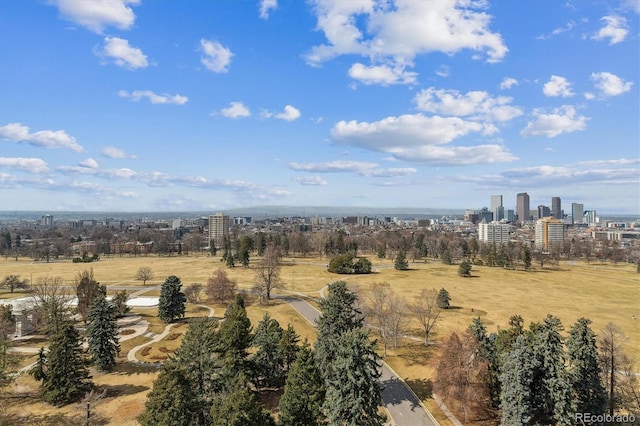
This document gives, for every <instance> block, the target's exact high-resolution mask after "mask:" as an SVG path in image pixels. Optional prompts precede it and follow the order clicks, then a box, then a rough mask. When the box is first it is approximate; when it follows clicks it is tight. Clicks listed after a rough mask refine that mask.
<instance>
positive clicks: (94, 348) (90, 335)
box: [87, 292, 120, 371]
mask: <svg viewBox="0 0 640 426" xmlns="http://www.w3.org/2000/svg"><path fill="white" fill-rule="evenodd" d="M114 311H115V309H114V307H113V306H112V305H111V304H110V303H109V302H108V301H107V298H106V297H105V294H104V293H102V292H101V293H99V294H98V295H97V296H96V298H95V299H94V301H93V304H92V305H91V310H90V311H89V315H88V320H89V323H88V324H87V340H88V347H89V353H90V354H91V358H92V360H93V362H94V363H95V364H96V366H97V367H98V369H99V370H101V371H111V370H112V369H113V367H115V365H116V356H117V354H118V352H120V344H119V341H120V340H119V338H118V324H117V322H116V320H115V315H114Z"/></svg>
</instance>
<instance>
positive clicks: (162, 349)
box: [158, 346, 173, 354]
mask: <svg viewBox="0 0 640 426" xmlns="http://www.w3.org/2000/svg"><path fill="white" fill-rule="evenodd" d="M158 350H159V351H160V352H162V353H163V354H169V353H173V351H172V350H171V349H167V347H166V346H160V347H159V348H158Z"/></svg>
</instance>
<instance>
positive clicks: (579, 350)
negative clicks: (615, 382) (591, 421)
mask: <svg viewBox="0 0 640 426" xmlns="http://www.w3.org/2000/svg"><path fill="white" fill-rule="evenodd" d="M589 324H591V321H590V320H589V319H587V318H580V319H578V320H577V321H576V323H575V324H574V325H573V327H571V330H569V337H568V338H567V358H568V361H569V379H570V382H571V388H572V389H573V398H574V400H575V402H576V412H578V413H592V414H594V415H597V414H603V413H604V411H605V405H606V402H607V392H606V390H605V388H604V386H603V384H602V381H601V378H600V374H601V371H600V364H598V350H597V348H596V335H595V333H594V332H593V330H591V327H589Z"/></svg>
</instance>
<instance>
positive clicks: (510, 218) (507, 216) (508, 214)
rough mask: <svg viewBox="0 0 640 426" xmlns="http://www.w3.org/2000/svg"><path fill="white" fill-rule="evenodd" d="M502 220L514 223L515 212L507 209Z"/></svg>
mask: <svg viewBox="0 0 640 426" xmlns="http://www.w3.org/2000/svg"><path fill="white" fill-rule="evenodd" d="M504 218H505V219H506V220H507V222H515V221H516V212H515V211H513V210H511V209H509V210H507V212H506V213H505V215H504Z"/></svg>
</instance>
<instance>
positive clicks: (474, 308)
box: [0, 255, 640, 425]
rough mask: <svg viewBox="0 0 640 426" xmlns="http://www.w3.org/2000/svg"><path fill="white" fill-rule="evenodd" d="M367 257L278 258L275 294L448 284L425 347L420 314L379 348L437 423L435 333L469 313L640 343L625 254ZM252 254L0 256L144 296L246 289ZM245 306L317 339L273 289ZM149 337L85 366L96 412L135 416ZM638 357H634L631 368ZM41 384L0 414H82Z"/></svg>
mask: <svg viewBox="0 0 640 426" xmlns="http://www.w3.org/2000/svg"><path fill="white" fill-rule="evenodd" d="M369 259H370V260H371V261H372V263H373V271H374V273H372V274H369V275H336V274H331V273H329V272H327V270H326V265H327V263H328V259H327V258H325V257H321V258H318V257H313V258H311V257H309V258H304V257H296V258H291V257H285V258H283V259H282V262H281V278H282V282H283V284H284V288H283V289H280V290H278V291H277V292H276V296H277V295H278V294H285V293H291V292H293V293H298V294H299V295H301V296H306V297H308V298H309V299H308V300H312V301H313V300H314V299H316V300H317V299H318V298H319V297H320V295H321V292H322V289H323V288H324V287H325V286H326V285H328V284H329V283H331V282H334V281H337V280H344V281H346V282H347V283H348V284H349V286H350V288H351V289H353V290H355V291H357V292H358V293H359V294H361V295H365V294H366V291H367V290H368V289H369V288H370V287H371V285H372V284H373V283H383V282H384V283H388V284H389V285H390V286H391V289H392V290H393V291H394V292H395V293H396V294H397V295H399V296H400V297H402V298H404V299H405V300H407V301H408V302H411V301H412V299H415V298H416V297H417V295H418V294H419V293H420V291H421V290H423V289H432V288H433V289H436V290H439V289H441V288H445V289H446V290H447V291H448V292H449V294H450V296H451V305H452V308H451V309H448V310H446V311H444V312H443V313H442V315H441V318H440V322H439V323H438V325H437V326H436V328H435V329H434V332H433V334H432V335H431V336H430V339H431V340H432V342H433V344H432V345H430V346H428V347H425V346H424V345H423V343H422V342H421V341H420V340H421V339H420V336H421V332H420V326H419V323H418V322H417V320H415V319H412V320H411V322H410V323H409V324H408V326H407V329H406V335H407V336H415V337H416V338H417V339H412V338H410V337H407V338H405V339H402V340H401V342H400V345H399V347H398V348H397V349H394V348H393V347H392V346H390V347H389V348H388V351H387V356H386V358H385V361H386V362H387V363H388V364H389V365H390V366H392V367H393V368H394V369H395V370H396V371H397V372H398V374H399V375H400V376H401V377H402V378H404V379H405V381H406V382H407V383H408V384H409V385H410V386H411V387H412V389H413V390H414V391H415V393H416V394H417V395H418V396H419V397H420V398H421V399H422V400H423V401H424V403H425V405H426V406H427V407H428V408H429V409H430V410H431V411H432V412H433V414H434V415H435V416H436V418H437V419H438V420H439V421H440V422H441V424H450V423H449V422H448V420H447V419H446V417H445V416H444V415H443V414H442V412H441V411H440V409H439V408H438V406H437V404H436V403H435V402H434V400H433V399H432V398H431V388H432V385H433V382H432V380H433V378H434V377H435V373H434V370H435V366H436V365H437V362H438V358H439V343H441V342H443V341H444V340H445V339H446V338H448V336H449V335H450V334H451V333H452V332H453V331H459V332H460V331H463V330H464V329H465V328H466V327H467V326H468V325H469V324H470V323H471V321H472V320H473V319H474V318H477V317H480V318H481V319H482V321H483V322H484V324H485V325H486V326H487V329H488V332H496V331H498V330H499V329H501V328H506V327H508V321H509V317H510V316H511V315H514V314H518V315H521V316H522V317H523V319H524V322H525V325H528V324H529V323H530V322H534V321H541V320H542V319H544V318H545V317H546V316H547V315H548V314H552V315H555V316H557V317H558V318H560V320H561V321H562V324H563V325H564V328H565V331H566V330H568V329H569V328H570V327H571V325H572V324H573V323H574V322H575V321H576V320H577V319H578V318H580V317H586V318H589V319H591V320H592V321H593V323H592V328H593V330H594V331H595V332H596V333H598V332H599V331H600V330H601V329H602V328H603V327H604V326H605V325H606V324H607V323H609V322H613V323H615V324H617V325H618V326H619V327H620V328H621V329H622V330H623V331H624V333H625V334H626V336H627V337H628V341H627V342H626V345H625V348H626V352H627V353H629V354H632V353H634V352H635V351H634V349H633V348H637V346H638V342H640V320H637V319H636V318H639V317H640V279H639V275H638V274H637V272H636V268H635V266H634V265H631V264H612V263H594V262H591V263H589V264H587V263H582V262H579V261H576V262H566V263H565V262H560V263H559V264H557V265H553V266H551V267H549V268H548V267H545V268H543V269H541V268H539V267H537V268H536V266H535V265H534V267H533V268H532V270H530V271H523V270H510V269H504V268H489V267H483V266H474V267H473V269H472V273H471V277H469V278H466V277H461V276H459V275H458V265H445V264H442V263H440V262H439V261H432V260H427V261H426V262H424V261H420V262H415V263H410V264H409V269H408V270H404V271H400V270H396V269H394V267H393V266H394V265H393V260H392V259H378V258H376V257H375V256H369ZM254 262H255V260H254V259H252V260H251V264H250V266H249V268H244V267H241V266H239V267H238V266H236V267H235V268H226V267H225V266H224V264H223V263H221V262H220V258H219V257H211V256H207V255H199V256H174V257H157V256H147V257H103V258H101V259H100V260H99V261H97V262H92V263H89V264H82V263H72V262H71V261H70V260H64V261H52V262H33V261H32V260H30V259H25V258H19V259H18V260H17V261H16V260H13V259H11V258H9V259H2V260H0V277H5V276H7V275H10V274H16V275H19V276H20V277H21V278H23V279H28V280H30V281H32V282H36V281H37V280H38V279H40V278H44V277H61V278H62V279H63V280H64V282H65V283H66V284H68V285H73V283H74V280H75V277H76V274H77V273H78V272H81V271H83V270H87V269H89V268H92V269H93V273H94V276H95V279H96V280H97V281H99V282H100V283H101V284H103V285H106V286H107V288H108V289H111V291H112V290H113V289H115V288H116V287H131V288H132V290H146V291H145V292H144V295H145V296H157V295H158V294H159V291H158V287H157V286H158V285H160V284H161V283H162V282H163V281H164V279H165V278H166V277H167V276H169V275H176V276H178V277H180V279H181V280H182V284H183V288H186V287H188V286H190V285H191V284H192V283H203V284H205V285H206V283H207V280H208V278H209V277H210V276H211V275H212V273H213V272H214V271H215V270H216V269H218V268H222V269H225V270H226V272H227V274H228V275H229V277H230V278H231V279H233V280H235V281H236V282H237V283H238V289H239V290H249V289H250V288H251V287H252V286H253V284H254V280H255V271H254V270H253V269H252V267H253V266H254ZM141 267H150V268H151V269H152V271H153V275H154V279H152V280H150V281H149V282H147V283H146V286H145V285H143V283H142V282H141V281H137V280H136V279H135V275H136V271H138V270H139V269H140V268H141ZM134 287H135V288H134ZM111 291H110V293H111ZM0 294H1V296H2V297H3V298H9V297H17V296H24V295H25V294H21V293H15V294H13V295H11V294H9V293H8V292H7V291H6V290H3V292H2V293H0ZM363 297H364V296H363ZM200 304H201V305H208V306H210V307H213V308H214V310H215V317H217V318H219V317H222V316H223V315H224V309H225V306H224V305H222V304H216V303H209V302H207V301H204V302H202V303H200ZM247 311H248V315H249V317H250V319H251V322H252V324H253V325H254V327H255V325H256V324H257V322H258V321H259V320H260V319H261V318H262V316H263V315H264V313H265V312H269V313H270V315H271V316H272V317H273V318H275V319H276V320H278V321H279V322H280V324H281V325H282V326H283V327H286V325H287V324H288V323H291V324H292V325H293V326H294V327H295V329H296V331H297V332H298V334H300V335H301V337H302V338H303V339H304V338H305V337H306V338H308V339H309V341H311V342H313V341H314V340H315V331H314V330H313V328H312V327H311V325H310V324H309V323H308V322H307V321H305V320H304V319H302V318H301V317H300V316H299V314H298V313H297V312H296V311H294V310H293V309H292V308H290V307H289V306H288V305H286V304H284V303H283V302H281V301H278V300H277V299H276V300H273V301H271V302H269V303H267V304H259V303H258V302H257V301H256V300H253V299H251V298H249V303H248V306H247ZM134 312H137V313H138V314H140V316H141V318H142V319H143V320H145V321H147V322H148V323H149V328H148V332H151V333H153V334H159V333H161V332H162V330H163V329H164V324H163V323H162V322H161V321H159V319H158V318H157V309H155V308H136V309H134ZM208 312H209V310H208V309H206V308H203V307H198V306H195V305H191V304H188V307H187V313H186V317H187V318H193V317H196V316H206V315H207V314H208ZM187 327H188V324H187V323H186V322H183V323H178V324H177V325H176V326H174V329H173V330H172V332H171V333H169V334H167V336H166V337H165V338H164V339H161V340H160V341H158V342H156V343H153V344H152V345H150V346H149V348H150V349H148V350H144V351H138V352H137V354H136V359H137V360H138V361H143V362H149V363H157V362H162V360H163V359H166V357H167V356H169V355H170V354H171V353H172V351H174V350H175V349H176V348H177V347H178V346H179V344H180V341H181V338H182V336H183V334H184V332H185V331H186V329H187ZM126 329H127V326H124V327H123V330H126ZM127 332H128V331H124V333H123V334H126V333H127ZM373 335H375V333H373ZM150 340H151V339H150V338H149V337H145V336H144V335H140V336H138V337H135V338H133V339H130V340H124V339H123V341H122V343H121V353H120V356H119V357H118V359H117V367H116V369H115V371H114V372H111V373H99V372H97V371H95V370H94V369H92V370H91V372H92V375H93V377H94V382H95V384H96V385H98V387H99V388H101V389H106V390H107V393H106V395H105V397H104V398H103V399H102V400H100V401H99V402H97V403H96V404H95V407H94V414H95V415H96V416H97V418H102V419H104V420H105V421H106V422H107V423H110V424H119V425H128V424H131V425H133V424H137V422H136V420H135V419H136V417H137V416H138V415H139V414H140V413H142V411H143V409H144V402H145V398H146V395H147V393H148V391H149V390H150V389H151V387H152V385H153V380H154V379H155V378H156V377H157V374H158V370H157V368H155V367H153V366H149V365H144V364H140V363H133V362H130V361H128V360H127V353H128V351H129V350H130V349H132V348H133V347H134V346H137V345H140V344H143V343H145V342H149V341H150ZM43 343H44V344H46V341H45V340H43V339H41V338H38V337H35V338H34V339H29V340H24V341H20V342H14V346H19V347H21V348H28V347H33V348H39V347H40V346H41V345H42V344H43ZM34 361H35V355H21V356H20V357H19V363H20V364H19V365H20V366H26V365H29V364H30V363H32V362H34ZM639 365H640V364H636V368H638V366H639ZM37 390H38V384H37V382H35V381H34V380H33V379H32V378H31V377H30V376H28V375H22V376H21V377H20V378H18V379H17V380H16V381H15V383H14V384H12V385H11V386H10V388H9V393H10V396H12V397H11V398H9V399H5V400H4V408H5V416H6V417H7V418H9V419H12V423H15V424H20V423H21V422H22V423H23V424H27V423H25V422H33V421H41V422H44V423H46V424H72V423H74V422H79V423H82V419H83V418H84V417H83V416H84V407H83V406H81V405H79V404H71V405H68V406H65V407H62V408H56V407H53V406H50V405H47V404H45V403H43V402H40V401H39V400H38V398H37V397H36V396H37ZM262 402H263V403H264V404H265V405H267V406H268V407H270V408H275V407H276V406H277V402H274V401H273V400H269V398H268V397H265V399H264V400H263V401H262ZM31 424H33V423H31Z"/></svg>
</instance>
